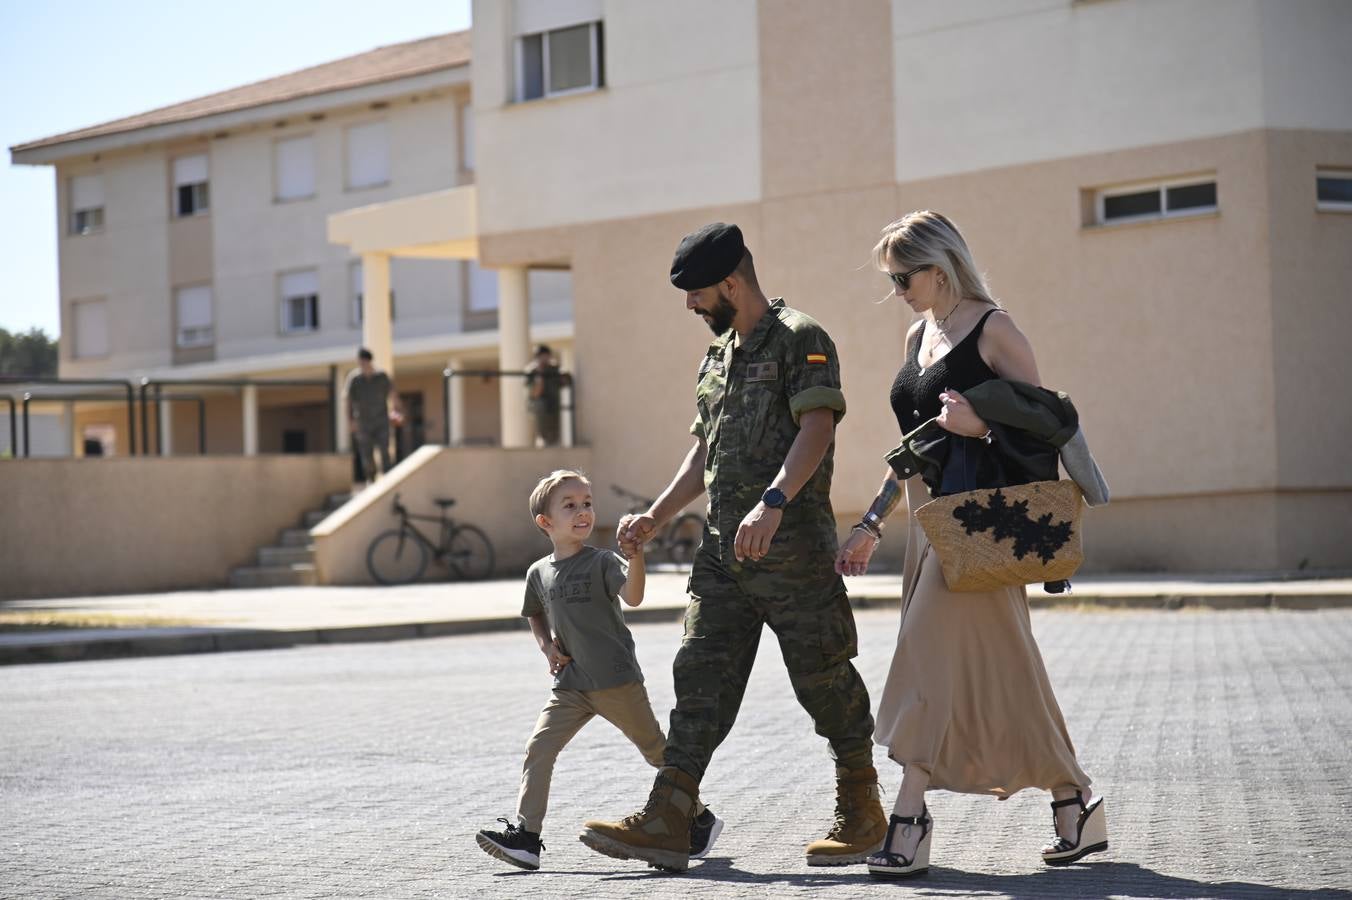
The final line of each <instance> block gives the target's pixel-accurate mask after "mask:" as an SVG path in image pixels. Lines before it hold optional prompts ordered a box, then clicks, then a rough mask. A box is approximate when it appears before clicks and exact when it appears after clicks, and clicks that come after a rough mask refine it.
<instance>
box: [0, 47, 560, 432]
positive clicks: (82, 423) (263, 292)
mask: <svg viewBox="0 0 1352 900" xmlns="http://www.w3.org/2000/svg"><path fill="white" fill-rule="evenodd" d="M469 45H470V40H469V35H468V34H467V33H456V34H447V35H441V36H437V37H432V38H428V39H425V40H419V41H412V42H409V43H405V44H399V45H395V46H390V47H382V48H379V49H376V50H373V51H371V52H368V53H363V54H360V55H357V56H353V57H350V58H347V59H342V60H337V61H335V62H332V63H327V64H325V65H321V66H317V67H314V68H310V69H306V70H303V71H299V72H294V73H291V74H288V75H283V76H281V77H278V78H272V79H268V80H266V81H262V82H258V83H256V84H251V85H247V86H244V87H240V88H236V89H232V90H228V91H225V92H222V93H219V94H214V95H211V96H208V97H202V98H198V99H195V100H190V101H188V102H185V103H181V104H177V105H174V106H170V107H166V108H163V109H158V110H153V111H150V112H147V113H143V114H140V115H136V116H132V117H129V118H126V119H121V120H118V121H114V122H108V123H105V124H101V125H96V126H93V127H90V128H85V129H81V130H79V131H75V132H71V133H69V134H63V135H57V136H54V137H51V138H46V139H44V140H39V141H34V142H31V143H28V144H23V145H20V146H18V147H15V148H12V153H13V158H14V161H15V162H16V163H26V164H34V165H50V166H52V168H53V169H54V172H55V177H56V184H57V192H56V196H57V203H58V206H59V209H60V221H61V235H60V245H59V259H60V290H61V331H62V335H63V340H62V342H61V352H62V356H61V375H62V377H64V378H101V377H115V378H131V379H133V380H134V381H137V382H139V380H140V379H143V378H146V379H151V380H152V381H156V382H158V381H179V382H193V383H190V384H183V385H179V386H176V387H171V386H166V387H164V388H162V389H161V396H164V397H179V398H181V399H180V400H165V402H163V403H161V404H160V411H159V414H158V415H157V416H155V417H154V418H153V419H152V421H151V423H150V428H149V432H148V436H149V438H150V440H151V442H152V445H155V444H157V445H158V446H159V448H160V450H161V452H167V453H171V454H172V453H196V452H199V450H205V451H206V452H209V453H238V452H241V451H246V452H264V453H268V452H315V451H326V450H334V449H342V448H343V447H344V446H345V445H344V439H345V438H346V434H345V428H341V427H340V428H338V429H336V437H337V442H336V443H335V440H334V439H335V434H334V429H333V427H332V423H331V421H330V412H329V404H328V389H327V387H326V386H313V387H311V386H305V385H304V384H302V385H301V386H297V387H292V388H267V389H257V388H246V387H240V388H235V387H227V386H220V385H216V384H205V383H202V382H218V381H222V380H232V379H233V380H245V379H248V380H260V379H261V380H284V381H289V382H302V383H304V382H313V381H322V382H325V385H326V384H327V383H328V382H329V381H331V380H335V379H336V380H339V381H341V379H342V377H343V376H345V375H346V373H347V371H348V370H350V369H351V368H352V366H353V365H354V364H355V353H356V349H357V347H358V346H359V344H360V343H361V341H362V329H363V320H364V318H365V313H366V309H365V307H366V305H367V304H366V303H365V301H364V294H365V290H364V278H365V274H364V273H363V271H362V265H361V261H360V260H359V259H356V258H354V257H352V256H351V255H349V254H348V253H347V252H346V251H345V250H344V249H342V248H341V247H338V246H335V245H333V244H331V243H330V242H329V241H328V240H327V238H326V224H325V223H326V220H327V218H328V217H329V216H330V215H331V214H333V213H334V212H336V211H339V210H343V209H346V208H348V207H352V206H356V205H369V204H379V203H384V202H388V201H391V200H395V199H398V198H402V197H408V196H415V195H424V194H428V193H431V192H435V191H439V190H445V189H450V188H455V187H457V186H460V185H465V184H471V183H472V182H473V180H474V154H473V142H472V138H471V136H472V134H473V131H472V120H473V111H472V108H471V107H470V104H469V96H470V83H469V50H470V46H469ZM531 277H532V281H533V284H532V286H533V287H534V288H535V296H536V300H537V307H536V309H535V313H536V316H537V319H538V321H540V322H541V323H542V324H544V325H545V326H546V328H545V332H544V334H546V335H547V336H548V337H549V338H551V339H553V340H555V341H559V340H562V341H564V342H565V343H566V340H567V338H568V336H569V331H570V326H569V320H570V319H571V310H570V308H569V306H570V301H569V296H568V289H569V288H568V284H567V282H566V279H559V278H558V277H557V275H556V274H555V273H550V272H543V273H538V274H534V275H532V276H531ZM388 282H389V285H388V292H389V294H390V300H389V303H388V304H386V305H388V307H389V313H390V316H389V317H390V318H391V320H392V324H391V328H392V335H393V339H394V342H395V347H396V348H397V351H398V354H399V360H398V367H397V371H396V373H395V374H396V377H397V380H396V384H397V386H398V388H399V390H400V392H401V394H402V395H403V399H404V402H405V406H406V407H407V408H408V410H409V411H410V412H411V413H412V416H411V422H410V423H409V426H408V427H407V428H406V429H404V430H403V432H402V433H401V434H400V438H401V441H402V442H405V443H406V444H407V446H404V447H402V448H401V449H403V450H404V451H408V450H411V449H412V448H413V447H415V446H417V445H418V444H421V443H423V442H424V441H425V440H432V439H440V437H441V435H442V433H443V431H444V416H443V414H442V409H443V408H444V404H443V403H442V402H441V400H440V398H441V396H442V393H443V387H442V380H441V373H442V370H443V369H444V368H445V367H446V365H447V364H448V362H452V361H453V362H455V363H456V364H457V365H458V366H459V367H461V368H493V367H494V365H495V363H494V359H493V356H494V352H495V348H496V340H495V339H494V338H493V337H492V332H493V330H494V328H495V327H496V302H497V301H496V292H497V285H496V277H495V275H494V273H492V272H491V271H484V270H481V269H479V268H478V266H477V265H475V264H474V263H473V261H472V257H471V259H470V260H441V259H416V258H404V259H400V260H399V261H398V262H397V263H396V264H395V266H394V267H393V270H392V271H391V272H390V273H389V274H388ZM551 326H552V327H551ZM485 351H488V352H487V353H485ZM382 362H383V363H384V364H385V365H386V367H387V368H391V369H394V368H395V361H394V360H393V359H392V358H388V357H387V358H386V359H384V360H382ZM334 367H336V371H334ZM468 389H469V392H470V393H469V397H468V398H467V403H469V404H470V405H471V407H472V409H474V410H479V411H480V412H479V414H478V415H476V416H471V417H470V419H469V421H470V423H471V425H472V427H474V428H477V431H471V432H470V433H469V434H467V435H466V438H467V439H470V440H473V439H475V438H478V439H480V440H491V439H493V436H494V435H495V433H496V427H497V426H496V398H495V396H493V395H495V393H496V390H497V386H496V384H493V383H487V384H485V383H481V382H475V383H473V384H471V385H469V386H468ZM49 392H50V391H49ZM197 398H201V401H202V408H203V409H204V412H205V422H204V423H201V422H199V417H200V416H199V411H198V405H197V403H196V400H197ZM73 422H74V429H73V430H74V435H73V440H72V444H73V445H74V447H75V448H76V450H77V452H78V451H79V449H80V448H82V447H83V446H85V442H86V441H89V440H96V441H99V442H100V443H101V445H102V447H103V449H104V450H105V452H106V453H108V454H118V453H125V452H126V449H127V447H128V435H127V434H126V430H127V426H126V417H125V414H124V410H123V408H122V407H119V406H118V405H116V404H97V403H89V402H84V403H81V404H79V405H78V408H77V409H76V411H75V415H74V418H73ZM202 424H204V425H205V428H203V429H199V425H202ZM199 431H200V432H201V434H204V435H205V447H201V446H200V445H199V441H200V437H201V435H200V434H199ZM157 432H162V433H159V434H157Z"/></svg>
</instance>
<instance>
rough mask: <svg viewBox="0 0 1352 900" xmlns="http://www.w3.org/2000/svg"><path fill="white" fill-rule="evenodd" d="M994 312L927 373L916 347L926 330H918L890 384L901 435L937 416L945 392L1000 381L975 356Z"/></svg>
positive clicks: (920, 342) (987, 315) (983, 317)
mask: <svg viewBox="0 0 1352 900" xmlns="http://www.w3.org/2000/svg"><path fill="white" fill-rule="evenodd" d="M997 311H998V310H996V309H992V310H989V311H988V312H987V313H986V314H985V315H984V316H982V317H981V320H980V321H978V322H977V323H976V327H975V328H973V329H972V330H971V332H969V333H968V335H967V336H966V337H964V338H963V339H962V340H960V341H958V343H957V346H955V347H953V348H951V349H950V350H949V351H948V352H947V353H945V354H944V355H943V356H942V357H941V358H940V359H938V360H937V361H936V362H935V363H934V364H933V365H931V366H930V367H929V368H927V369H922V368H921V367H920V346H921V344H923V343H924V340H925V329H926V328H928V327H929V326H928V324H925V325H921V326H920V329H919V330H918V331H917V332H916V333H915V338H914V339H913V340H912V341H911V345H910V346H909V347H907V348H906V362H904V363H903V364H902V366H901V371H899V372H897V377H896V380H894V381H893V382H892V394H891V400H892V411H893V412H894V413H896V415H897V424H898V425H900V426H901V433H902V434H909V433H910V432H911V431H912V430H913V429H915V427H916V426H917V425H919V424H920V423H921V422H924V421H927V420H929V419H932V418H934V417H935V416H937V415H939V412H940V410H942V409H943V404H942V403H940V402H939V394H940V392H941V391H943V390H944V389H945V388H953V389H954V390H956V391H959V392H962V391H966V390H969V389H971V388H974V387H976V386H977V385H978V384H981V383H982V382H983V381H989V380H991V379H992V378H999V377H1000V376H999V375H996V374H995V372H994V371H992V370H991V367H990V366H988V365H986V361H985V360H984V359H982V358H981V354H980V353H979V352H977V341H978V340H979V339H980V337H981V330H982V329H983V328H985V327H986V320H987V319H989V318H990V317H991V313H994V312H997Z"/></svg>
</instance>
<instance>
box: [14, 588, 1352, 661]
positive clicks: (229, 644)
mask: <svg viewBox="0 0 1352 900" xmlns="http://www.w3.org/2000/svg"><path fill="white" fill-rule="evenodd" d="M900 602H901V598H900V597H897V596H894V595H882V596H868V595H857V596H851V597H850V604H851V606H853V607H854V608H855V609H885V608H888V607H892V608H895V607H897V606H898V605H899V604H900ZM1028 605H1029V606H1030V607H1031V608H1033V609H1054V610H1124V609H1127V610H1142V609H1145V610H1161V611H1174V610H1212V611H1216V612H1226V611H1235V610H1258V609H1279V610H1298V611H1313V610H1320V609H1352V596H1349V595H1341V594H1315V593H1305V594H1297V593H1293V594H1214V595H1207V594H1191V595H1180V594H1122V595H1112V594H1081V595H1076V594H1070V595H1059V596H1048V595H1037V596H1034V597H1030V598H1029V600H1028ZM684 614H685V608H684V607H676V606H666V607H653V608H649V609H635V610H630V611H628V612H627V613H626V614H625V619H626V621H629V622H639V623H648V622H672V621H679V620H680V619H681V618H682V616H684ZM528 628H529V625H528V624H527V622H526V620H525V619H522V618H521V617H519V616H510V617H500V618H493V619H458V620H451V621H444V622H411V623H407V624H402V625H354V626H347V627H336V628H307V629H299V630H295V631H274V630H268V629H255V628H240V629H210V630H206V631H202V632H193V633H187V634H185V633H182V630H181V629H179V630H175V632H174V633H172V634H153V633H151V634H139V635H137V636H134V637H120V636H117V635H116V634H110V635H108V636H107V637H103V636H97V637H81V638H74V639H71V640H68V641H62V640H44V641H42V642H36V643H32V644H0V666H5V665H30V664H35V663H59V662H81V661H88V660H101V659H122V658H128V657H138V656H174V655H180V654H187V653H230V652H238V651H244V650H278V649H284V648H288V647H297V646H303V645H311V644H357V643H372V642H382V641H406V640H414V639H417V638H431V637H455V636H459V635H469V634H485V633H488V632H496V631H524V630H527V629H528Z"/></svg>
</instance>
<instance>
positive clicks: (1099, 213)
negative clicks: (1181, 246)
mask: <svg viewBox="0 0 1352 900" xmlns="http://www.w3.org/2000/svg"><path fill="white" fill-rule="evenodd" d="M1196 184H1214V185H1216V202H1215V203H1214V204H1212V205H1211V206H1189V207H1188V208H1187V209H1177V210H1171V209H1169V208H1168V194H1167V191H1168V190H1169V188H1177V187H1188V186H1191V185H1196ZM1150 190H1156V191H1158V192H1159V195H1160V211H1159V212H1152V213H1142V214H1141V215H1137V216H1118V217H1117V218H1113V219H1109V218H1106V217H1105V216H1104V211H1103V208H1104V201H1105V200H1107V199H1108V198H1110V197H1122V196H1126V195H1127V194H1144V193H1146V192H1148V191H1150ZM1219 211H1220V182H1219V180H1218V179H1217V178H1216V173H1215V172H1208V173H1206V174H1202V175H1190V176H1186V177H1183V178H1168V179H1165V180H1162V181H1142V182H1137V183H1136V184H1127V185H1116V186H1114V187H1107V188H1099V189H1097V190H1096V191H1094V224H1095V225H1096V226H1099V227H1105V226H1111V225H1128V224H1131V223H1133V222H1159V221H1163V220H1165V219H1186V218H1190V217H1192V216H1212V215H1215V214H1216V213H1218V212H1219Z"/></svg>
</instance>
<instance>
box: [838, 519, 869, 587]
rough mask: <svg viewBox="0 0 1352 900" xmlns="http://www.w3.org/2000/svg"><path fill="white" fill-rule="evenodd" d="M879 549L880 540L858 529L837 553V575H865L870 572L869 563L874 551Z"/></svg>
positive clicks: (852, 532)
mask: <svg viewBox="0 0 1352 900" xmlns="http://www.w3.org/2000/svg"><path fill="white" fill-rule="evenodd" d="M876 549H878V539H877V538H875V537H874V536H873V535H871V534H869V533H868V532H867V531H864V530H863V529H862V528H856V529H855V530H854V531H851V532H850V536H849V538H847V539H846V541H845V543H844V544H842V545H841V547H840V550H839V551H837V553H836V574H838V575H863V574H864V573H865V572H867V571H868V561H869V559H870V558H871V557H872V556H873V551H874V550H876Z"/></svg>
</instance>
